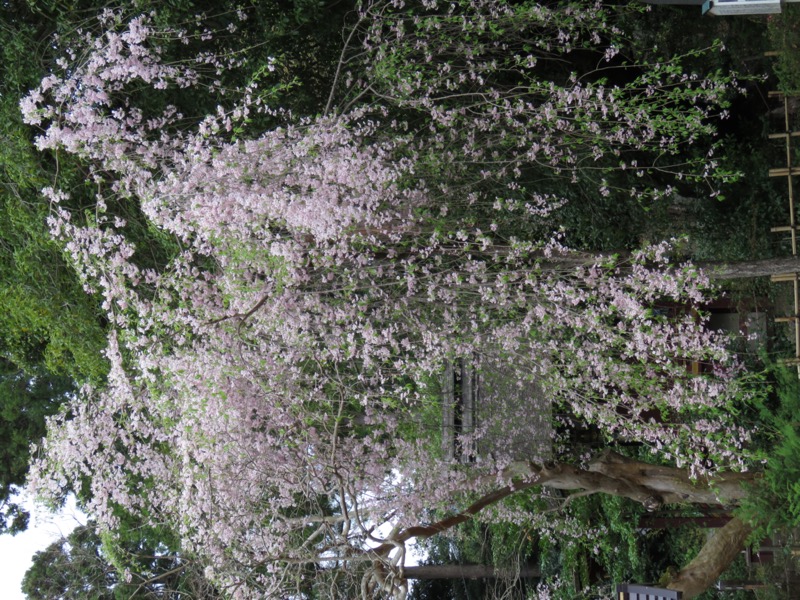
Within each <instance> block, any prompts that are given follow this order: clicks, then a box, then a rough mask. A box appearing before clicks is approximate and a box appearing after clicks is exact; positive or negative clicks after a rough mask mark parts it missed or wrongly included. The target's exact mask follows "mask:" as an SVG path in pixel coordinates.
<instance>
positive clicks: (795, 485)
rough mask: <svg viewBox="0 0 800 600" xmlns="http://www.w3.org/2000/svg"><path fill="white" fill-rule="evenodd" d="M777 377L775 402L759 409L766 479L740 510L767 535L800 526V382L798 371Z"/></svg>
mask: <svg viewBox="0 0 800 600" xmlns="http://www.w3.org/2000/svg"><path fill="white" fill-rule="evenodd" d="M773 374H774V376H775V386H774V393H775V398H774V400H773V401H772V402H765V403H763V404H761V405H760V406H758V407H757V408H758V409H759V413H760V420H761V422H762V424H763V425H762V428H763V430H764V431H765V439H764V440H763V451H764V454H765V460H766V464H765V465H764V474H763V478H762V479H761V480H760V481H758V483H756V484H755V485H754V486H753V487H752V489H751V490H750V494H749V495H748V497H747V499H746V500H745V501H744V502H742V506H741V508H740V509H739V514H740V516H741V517H742V518H744V519H745V520H747V521H749V522H751V523H753V524H754V525H755V526H756V527H757V528H758V533H759V534H764V535H771V534H772V533H774V532H775V531H777V530H779V529H781V528H783V527H797V526H798V525H800V420H799V419H798V415H800V382H798V378H797V373H796V372H795V371H794V370H791V371H790V370H787V369H781V368H777V367H776V368H773Z"/></svg>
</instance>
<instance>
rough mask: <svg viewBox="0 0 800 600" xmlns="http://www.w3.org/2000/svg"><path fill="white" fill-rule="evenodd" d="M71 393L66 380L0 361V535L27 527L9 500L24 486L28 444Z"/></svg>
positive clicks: (21, 512) (25, 517) (25, 516)
mask: <svg viewBox="0 0 800 600" xmlns="http://www.w3.org/2000/svg"><path fill="white" fill-rule="evenodd" d="M72 392H73V386H72V382H71V380H70V379H69V378H66V377H58V376H54V375H51V374H49V373H47V372H46V371H44V370H42V369H37V370H33V371H22V370H20V369H18V368H16V367H15V366H14V365H13V364H11V363H9V362H8V361H5V360H3V359H1V358H0V440H2V444H0V533H4V532H9V533H17V532H19V531H23V530H24V529H25V528H26V527H27V523H28V513H27V512H26V511H25V510H24V509H23V508H22V507H21V506H19V505H17V504H15V503H14V502H13V501H12V497H13V496H14V494H15V493H16V491H17V489H18V488H20V487H21V486H22V485H23V483H24V482H25V476H26V475H27V473H28V461H29V460H30V443H31V441H38V440H40V439H41V438H42V437H43V436H44V433H45V419H46V417H48V416H49V415H52V414H53V413H55V412H56V411H57V410H58V407H59V406H60V405H61V403H62V402H64V401H65V400H66V398H67V397H68V396H69V395H70V394H71V393H72Z"/></svg>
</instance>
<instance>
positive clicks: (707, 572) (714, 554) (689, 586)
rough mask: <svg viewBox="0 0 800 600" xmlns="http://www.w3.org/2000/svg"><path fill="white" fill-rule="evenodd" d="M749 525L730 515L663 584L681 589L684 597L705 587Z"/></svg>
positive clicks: (732, 555) (722, 567)
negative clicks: (726, 521)
mask: <svg viewBox="0 0 800 600" xmlns="http://www.w3.org/2000/svg"><path fill="white" fill-rule="evenodd" d="M752 531H753V528H752V527H750V525H748V524H747V523H745V522H743V521H741V520H739V519H736V518H734V519H732V520H731V521H730V523H728V524H727V525H725V527H723V528H721V529H718V530H717V531H716V532H715V533H714V535H712V536H711V537H710V538H709V539H708V541H707V542H706V543H705V544H704V545H703V547H702V549H701V550H700V552H699V553H698V554H697V556H695V557H694V559H693V560H692V561H691V562H690V563H689V564H688V565H686V566H685V567H684V568H683V569H681V570H680V572H679V573H678V574H677V575H676V576H675V577H674V578H673V579H672V580H671V581H670V582H669V583H668V584H667V588H669V589H671V590H677V591H680V592H683V598H684V600H689V599H690V598H694V597H695V596H698V595H699V594H702V593H703V592H704V591H705V590H707V589H708V588H709V587H711V585H713V583H714V582H715V581H716V580H717V578H718V577H719V576H720V575H721V574H722V572H723V571H725V569H727V568H728V565H730V564H731V563H732V562H733V561H734V559H735V558H736V557H737V556H738V555H739V552H741V551H742V549H743V548H744V546H745V544H746V543H747V538H748V536H749V535H750V533H751V532H752Z"/></svg>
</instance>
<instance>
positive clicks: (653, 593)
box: [617, 583, 683, 600]
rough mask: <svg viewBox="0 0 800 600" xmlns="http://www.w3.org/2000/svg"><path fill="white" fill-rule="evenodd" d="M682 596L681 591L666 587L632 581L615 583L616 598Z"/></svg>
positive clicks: (674, 598) (658, 599) (636, 599)
mask: <svg viewBox="0 0 800 600" xmlns="http://www.w3.org/2000/svg"><path fill="white" fill-rule="evenodd" d="M682 597H683V594H682V592H676V591H675V590H668V589H666V588H656V587H650V586H648V585H636V584H633V583H618V584H617V600H681V598H682Z"/></svg>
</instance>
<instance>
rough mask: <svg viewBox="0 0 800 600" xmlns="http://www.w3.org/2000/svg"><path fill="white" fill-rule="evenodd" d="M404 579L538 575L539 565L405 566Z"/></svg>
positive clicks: (493, 577)
mask: <svg viewBox="0 0 800 600" xmlns="http://www.w3.org/2000/svg"><path fill="white" fill-rule="evenodd" d="M403 575H405V578H406V579H496V578H497V579H499V578H516V577H539V576H540V571H539V567H535V566H532V565H524V566H521V567H519V568H518V569H496V568H495V567H493V566H491V565H420V566H416V567H405V568H404V569H403Z"/></svg>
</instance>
